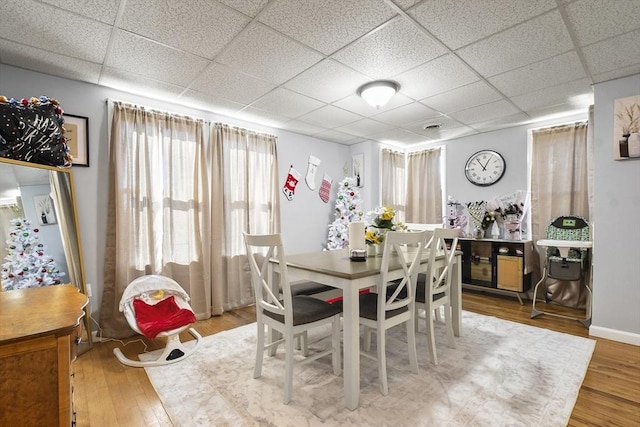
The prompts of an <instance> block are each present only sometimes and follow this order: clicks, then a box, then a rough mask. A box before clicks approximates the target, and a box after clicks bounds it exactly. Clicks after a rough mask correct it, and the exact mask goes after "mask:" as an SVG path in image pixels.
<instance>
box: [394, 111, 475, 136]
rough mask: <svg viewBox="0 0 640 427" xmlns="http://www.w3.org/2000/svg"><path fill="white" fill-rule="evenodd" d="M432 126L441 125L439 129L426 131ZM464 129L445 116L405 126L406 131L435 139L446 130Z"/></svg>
mask: <svg viewBox="0 0 640 427" xmlns="http://www.w3.org/2000/svg"><path fill="white" fill-rule="evenodd" d="M430 125H440V127H439V128H438V129H425V128H426V127H427V126H430ZM459 127H464V125H462V124H461V123H459V122H457V121H455V120H453V119H452V118H451V117H447V116H445V115H440V116H436V117H431V118H429V119H427V120H423V121H421V122H415V123H411V124H409V125H406V126H403V128H404V129H406V130H409V131H411V132H413V133H417V134H419V135H427V136H430V137H432V138H433V136H434V135H438V134H441V133H442V132H443V131H444V130H446V129H453V128H459Z"/></svg>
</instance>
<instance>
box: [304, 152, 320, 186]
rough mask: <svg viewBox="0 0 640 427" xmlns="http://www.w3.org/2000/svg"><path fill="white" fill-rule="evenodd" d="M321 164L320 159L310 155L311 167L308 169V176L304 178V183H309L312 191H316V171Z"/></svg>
mask: <svg viewBox="0 0 640 427" xmlns="http://www.w3.org/2000/svg"><path fill="white" fill-rule="evenodd" d="M319 164H320V159H319V158H317V157H316V156H314V155H313V154H311V155H309V167H308V168H307V176H305V177H304V181H305V182H306V183H307V186H308V187H309V189H310V190H315V189H316V171H317V170H318V165H319Z"/></svg>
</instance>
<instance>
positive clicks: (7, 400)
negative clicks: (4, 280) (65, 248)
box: [0, 285, 88, 427]
mask: <svg viewBox="0 0 640 427" xmlns="http://www.w3.org/2000/svg"><path fill="white" fill-rule="evenodd" d="M87 302H88V298H87V296H86V295H84V294H81V293H79V292H78V289H77V288H76V287H75V286H72V285H58V286H47V287H43V288H33V289H20V290H15V291H7V292H0V378H1V380H0V396H2V402H3V404H2V406H1V407H0V425H2V426H36V425H37V426H66V427H69V426H71V425H72V422H73V408H72V406H73V399H72V384H71V362H73V360H74V359H75V357H76V354H77V346H78V337H80V333H81V327H82V324H81V323H80V320H81V319H82V316H83V315H84V311H83V308H84V306H85V305H86V304H87Z"/></svg>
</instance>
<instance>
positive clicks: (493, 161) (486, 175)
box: [464, 150, 507, 186]
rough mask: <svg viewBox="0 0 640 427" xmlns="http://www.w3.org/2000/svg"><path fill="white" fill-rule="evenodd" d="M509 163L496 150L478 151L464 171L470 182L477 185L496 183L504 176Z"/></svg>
mask: <svg viewBox="0 0 640 427" xmlns="http://www.w3.org/2000/svg"><path fill="white" fill-rule="evenodd" d="M506 167H507V165H506V163H505V161H504V158H503V157H502V156H501V155H500V154H499V153H498V152H496V151H491V150H482V151H478V152H477V153H475V154H474V155H472V156H471V157H469V160H467V164H466V165H465V167H464V173H465V175H466V176H467V179H468V180H469V182H471V183H472V184H475V185H483V186H484V185H491V184H495V183H496V182H498V181H499V180H500V178H502V175H504V171H505V169H506Z"/></svg>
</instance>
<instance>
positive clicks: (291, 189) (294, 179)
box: [282, 165, 300, 200]
mask: <svg viewBox="0 0 640 427" xmlns="http://www.w3.org/2000/svg"><path fill="white" fill-rule="evenodd" d="M298 181H300V173H299V172H298V171H297V170H295V169H294V168H293V165H292V166H291V167H290V168H289V175H287V180H286V181H285V182H284V186H283V187H282V192H283V193H284V195H285V197H286V198H287V200H293V193H295V192H296V185H298Z"/></svg>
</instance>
